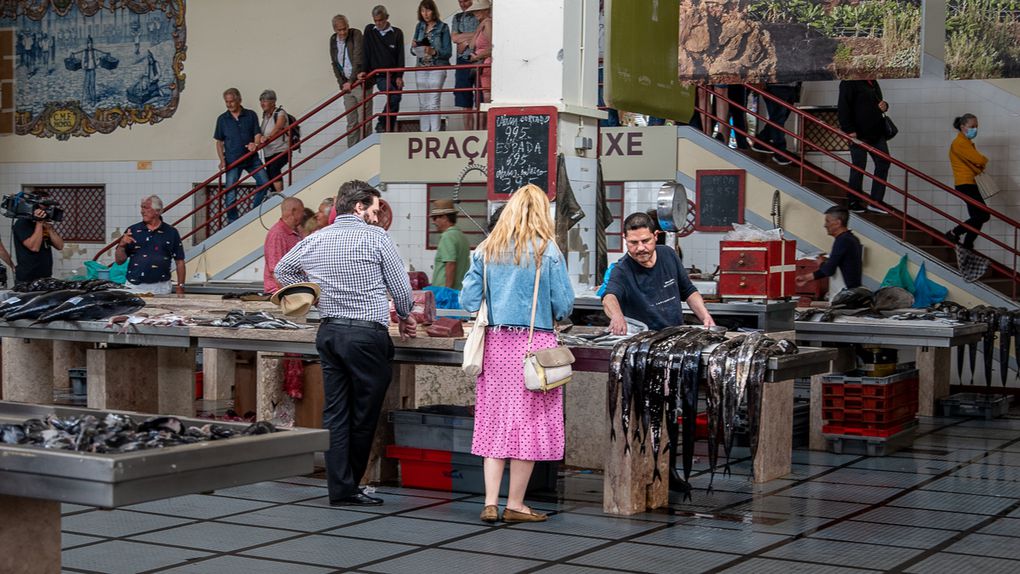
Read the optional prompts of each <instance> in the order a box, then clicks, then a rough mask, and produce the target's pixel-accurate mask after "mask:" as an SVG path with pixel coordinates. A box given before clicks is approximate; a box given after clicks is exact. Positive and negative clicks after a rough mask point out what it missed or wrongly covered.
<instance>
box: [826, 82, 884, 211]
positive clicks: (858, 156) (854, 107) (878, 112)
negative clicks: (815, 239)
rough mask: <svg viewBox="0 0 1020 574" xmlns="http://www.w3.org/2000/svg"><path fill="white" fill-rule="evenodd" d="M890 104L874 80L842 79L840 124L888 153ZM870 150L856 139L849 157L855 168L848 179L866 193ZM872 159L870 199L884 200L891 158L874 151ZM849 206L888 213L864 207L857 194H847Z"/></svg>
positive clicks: (839, 105) (852, 135)
mask: <svg viewBox="0 0 1020 574" xmlns="http://www.w3.org/2000/svg"><path fill="white" fill-rule="evenodd" d="M888 109H889V104H888V103H886V101H885V100H883V99H882V89H881V88H880V87H879V86H878V82H877V81H875V80H843V81H842V82H840V83H839V104H838V106H837V112H838V114H839V127H840V129H841V130H843V131H844V132H846V133H847V135H849V136H850V137H852V138H854V139H855V140H860V141H862V142H864V143H866V144H868V145H869V146H871V147H873V148H875V149H877V150H879V151H881V152H882V153H884V154H886V155H888V154H889V145H888V143H887V142H886V131H885V118H884V117H883V114H885V112H886V110H888ZM868 153H869V152H868V151H867V150H865V149H864V148H863V147H861V146H860V145H858V144H857V143H856V142H851V143H850V160H851V161H852V162H853V165H854V167H856V168H859V169H860V170H861V171H858V170H857V169H851V170H850V179H849V181H848V182H847V183H848V184H849V185H850V188H851V189H853V190H855V191H858V192H863V190H864V172H863V170H864V169H865V168H866V167H867V166H868ZM871 160H872V161H873V162H875V173H874V177H873V178H872V180H871V199H873V200H874V201H876V202H878V203H881V202H882V198H883V197H885V184H884V183H882V182H883V181H886V178H887V177H888V176H889V161H888V160H887V159H885V158H883V157H880V156H879V155H877V154H875V153H874V152H871ZM847 207H848V208H849V209H850V211H853V212H855V213H863V212H865V211H870V212H873V213H885V211H884V210H882V209H879V208H877V207H874V206H871V205H868V206H867V207H865V206H864V204H863V203H862V202H860V201H859V200H858V199H857V197H855V196H852V195H851V196H849V197H847Z"/></svg>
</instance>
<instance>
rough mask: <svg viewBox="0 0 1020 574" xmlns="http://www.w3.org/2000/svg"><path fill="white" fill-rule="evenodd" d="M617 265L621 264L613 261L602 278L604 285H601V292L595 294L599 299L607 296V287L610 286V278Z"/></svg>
mask: <svg viewBox="0 0 1020 574" xmlns="http://www.w3.org/2000/svg"><path fill="white" fill-rule="evenodd" d="M617 263H619V261H613V262H612V263H610V264H609V268H608V269H606V274H605V275H603V276H602V285H599V290H598V291H596V292H595V295H596V296H597V297H598V298H600V299H601V298H602V296H603V295H605V294H606V286H607V285H609V276H610V275H611V274H612V273H613V267H616V264H617Z"/></svg>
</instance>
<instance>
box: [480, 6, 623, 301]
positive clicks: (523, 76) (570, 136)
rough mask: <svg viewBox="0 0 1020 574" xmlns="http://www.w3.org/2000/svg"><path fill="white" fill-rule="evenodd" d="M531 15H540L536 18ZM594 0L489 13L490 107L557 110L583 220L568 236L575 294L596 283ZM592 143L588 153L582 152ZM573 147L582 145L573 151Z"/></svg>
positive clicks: (598, 115) (560, 147)
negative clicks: (491, 58)
mask: <svg viewBox="0 0 1020 574" xmlns="http://www.w3.org/2000/svg"><path fill="white" fill-rule="evenodd" d="M535 14H542V17H541V18H535V17H534V15H535ZM598 21H599V3H598V1H597V0H571V1H567V0H514V1H513V2H505V1H504V2H495V3H494V7H493V16H492V22H493V33H492V35H493V43H494V45H493V49H492V54H493V63H492V103H491V104H490V107H492V108H500V107H512V106H554V107H556V108H557V110H558V117H559V125H558V126H557V136H556V142H557V147H558V149H557V150H556V152H557V153H562V154H564V156H565V161H566V169H567V177H568V178H569V179H570V184H571V187H572V189H573V192H574V196H575V198H576V199H577V202H578V204H580V206H581V209H582V210H583V211H584V219H582V220H581V221H580V222H578V223H577V224H576V225H575V226H574V227H573V228H572V229H571V232H570V234H569V240H568V243H569V253H568V255H567V268H568V269H569V271H570V278H571V283H573V284H574V289H575V291H582V290H585V289H586V288H587V287H588V286H589V285H594V284H597V283H598V282H599V281H601V279H602V278H601V277H595V236H596V234H597V233H599V232H601V231H602V230H599V229H598V228H597V226H596V225H595V202H596V193H595V192H596V189H595V180H596V177H597V174H598V159H597V145H598V120H599V118H603V117H605V115H606V114H605V112H602V111H600V110H599V109H598V107H597V102H598V79H597V78H598V57H599V46H598ZM586 142H590V146H591V147H589V148H587V149H585V146H587V145H588V144H587V143H586ZM578 143H581V144H582V145H581V146H580V149H579V146H578Z"/></svg>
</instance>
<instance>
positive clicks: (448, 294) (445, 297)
mask: <svg viewBox="0 0 1020 574" xmlns="http://www.w3.org/2000/svg"><path fill="white" fill-rule="evenodd" d="M423 290H424V291H432V292H433V293H435V295H436V309H460V291H458V290H456V289H450V288H449V287H440V286H438V285H430V286H428V287H425V288H424V289H423Z"/></svg>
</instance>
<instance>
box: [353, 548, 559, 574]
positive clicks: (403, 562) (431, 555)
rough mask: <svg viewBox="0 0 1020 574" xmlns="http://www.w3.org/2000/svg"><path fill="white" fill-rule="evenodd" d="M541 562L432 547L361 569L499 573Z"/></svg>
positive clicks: (409, 573) (405, 573)
mask: <svg viewBox="0 0 1020 574" xmlns="http://www.w3.org/2000/svg"><path fill="white" fill-rule="evenodd" d="M540 565H542V563H541V562H538V561H536V560H525V559H523V558H515V557H511V556H493V555H491V554H472V553H469V552H457V551H455V550H444V549H441V548H433V549H428V550H422V551H421V552H415V553H414V554H411V555H408V556H402V557H400V558H394V559H393V560H387V561H385V562H379V563H377V564H372V565H370V566H365V567H363V568H361V569H362V570H364V571H366V572H383V573H385V574H421V573H422V572H499V573H500V574H504V573H506V574H510V573H512V572H520V571H522V570H529V569H531V568H534V567H536V566H540Z"/></svg>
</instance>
